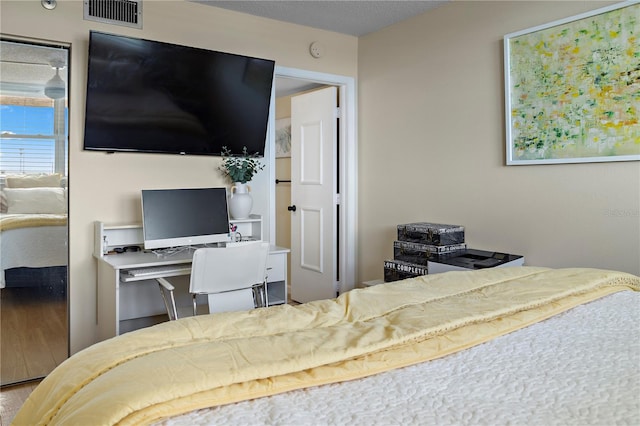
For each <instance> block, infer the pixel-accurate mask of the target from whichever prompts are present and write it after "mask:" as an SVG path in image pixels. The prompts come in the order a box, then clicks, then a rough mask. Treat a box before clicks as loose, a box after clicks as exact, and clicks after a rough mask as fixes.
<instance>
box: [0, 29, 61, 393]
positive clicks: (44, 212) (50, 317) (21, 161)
mask: <svg viewBox="0 0 640 426" xmlns="http://www.w3.org/2000/svg"><path fill="white" fill-rule="evenodd" d="M0 42H1V43H2V44H1V46H0V191H1V192H0V246H1V247H0V267H1V271H0V273H1V275H0V280H1V281H0V326H1V330H0V340H1V341H0V352H1V353H0V380H1V383H0V384H1V385H2V386H5V385H9V384H14V383H20V382H24V381H28V380H32V379H38V378H41V377H44V376H46V375H47V374H48V373H49V372H51V370H53V368H55V367H56V366H57V365H58V364H60V363H61V362H62V361H64V360H65V359H66V358H67V357H68V353H69V344H68V340H69V339H68V330H69V327H68V314H67V312H68V309H67V307H68V302H67V300H68V299H67V294H68V291H67V284H68V280H67V276H68V275H67V274H68V272H67V263H68V226H67V223H68V220H67V219H68V214H67V211H68V201H67V200H68V197H67V187H68V178H67V177H68V161H67V158H68V155H67V153H68V136H67V135H68V132H67V128H68V116H69V111H68V103H67V98H68V96H67V94H68V90H67V89H68V87H69V86H68V68H69V67H68V63H69V47H68V46H61V45H55V44H45V43H33V42H28V41H24V40H19V39H12V38H6V37H2V39H1V40H0Z"/></svg>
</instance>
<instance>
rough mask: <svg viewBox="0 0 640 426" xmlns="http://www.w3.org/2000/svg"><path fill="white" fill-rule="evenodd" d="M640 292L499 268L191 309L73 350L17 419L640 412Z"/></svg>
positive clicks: (624, 415)
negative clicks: (292, 301) (318, 297)
mask: <svg viewBox="0 0 640 426" xmlns="http://www.w3.org/2000/svg"><path fill="white" fill-rule="evenodd" d="M629 290H632V291H629ZM638 291H640V277H637V276H634V275H630V274H626V273H622V272H615V271H606V270H598V269H584V268H570V269H549V268H540V267H514V268H494V269H485V270H479V271H468V272H447V273H443V274H434V275H428V276H424V277H418V278H412V279H407V280H403V281H398V282H394V283H388V284H382V285H378V286H374V287H370V288H366V289H357V290H353V291H350V292H347V293H344V294H343V295H341V296H340V297H338V298H336V299H332V300H323V301H316V302H311V303H306V304H302V305H297V306H290V305H281V306H276V307H270V308H262V309H256V310H252V311H248V312H234V313H225V314H214V315H202V316H198V317H194V318H184V319H181V320H178V321H173V322H168V323H163V324H159V325H157V326H154V327H149V328H146V329H142V330H138V331H135V332H132V333H127V334H124V335H121V336H118V337H116V338H113V339H110V340H107V341H104V342H100V343H98V344H96V345H93V346H91V347H89V348H87V349H85V350H83V351H81V352H79V353H77V354H75V355H74V356H72V357H71V358H69V359H68V360H67V361H65V362H64V363H63V364H61V365H60V366H59V367H58V368H56V369H55V370H54V371H53V372H52V373H51V374H50V375H49V376H47V378H45V379H44V380H43V381H42V382H41V384H40V385H39V386H38V387H37V388H36V389H35V390H34V392H33V393H32V394H31V395H30V396H29V398H28V399H27V401H26V402H25V404H24V405H23V407H22V408H21V410H20V412H19V413H18V415H17V416H16V418H15V419H14V422H15V424H18V425H20V424H29V425H33V424H93V425H97V424H123V425H124V424H154V423H157V424H165V425H179V424H225V423H226V424H230V423H233V424H408V423H409V424H411V423H414V424H415V423H426V424H473V425H476V424H580V425H582V424H603V423H606V424H637V423H638V422H639V421H640V402H639V401H640V399H639V398H638V395H639V394H640V371H639V369H640V347H639V345H640V343H639V342H640V332H639V327H638V324H639V321H640V313H639V312H640V309H639V308H640V297H639V293H637V292H638Z"/></svg>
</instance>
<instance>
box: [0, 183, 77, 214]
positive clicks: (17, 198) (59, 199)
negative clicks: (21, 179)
mask: <svg viewBox="0 0 640 426" xmlns="http://www.w3.org/2000/svg"><path fill="white" fill-rule="evenodd" d="M4 193H5V196H6V198H7V213H9V214H15V213H51V214H63V213H66V212H67V197H66V190H65V189H64V188H6V189H5V190H4Z"/></svg>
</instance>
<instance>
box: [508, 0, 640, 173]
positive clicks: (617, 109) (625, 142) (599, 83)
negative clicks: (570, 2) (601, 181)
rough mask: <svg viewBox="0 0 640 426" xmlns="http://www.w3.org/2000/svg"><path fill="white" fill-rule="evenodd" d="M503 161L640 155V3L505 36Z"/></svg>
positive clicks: (616, 158)
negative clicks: (504, 153)
mask: <svg viewBox="0 0 640 426" xmlns="http://www.w3.org/2000/svg"><path fill="white" fill-rule="evenodd" d="M504 53H505V54H504V60H505V103H506V105H505V112H506V136H507V137H506V139H507V156H506V157H507V164H508V165H524V164H553V163H582V162H604V161H633V160H640V3H639V2H638V1H637V0H634V1H626V2H623V3H618V4H615V5H612V6H609V7H606V8H602V9H597V10H594V11H592V12H588V13H584V14H581V15H578V16H574V17H571V18H566V19H563V20H560V21H555V22H552V23H549V24H546V25H541V26H538V27H535V28H530V29H527V30H523V31H519V32H515V33H512V34H507V35H506V36H505V37H504Z"/></svg>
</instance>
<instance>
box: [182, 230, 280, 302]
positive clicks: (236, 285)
mask: <svg viewBox="0 0 640 426" xmlns="http://www.w3.org/2000/svg"><path fill="white" fill-rule="evenodd" d="M268 255H269V243H266V242H262V241H251V242H242V243H233V244H228V245H227V247H219V248H201V249H197V250H196V251H195V252H194V254H193V263H192V265H191V282H190V286H189V292H191V293H197V294H205V293H206V294H211V293H222V292H228V291H233V290H241V289H246V288H251V287H252V286H253V285H255V284H261V283H263V282H264V280H265V277H266V269H267V256H268Z"/></svg>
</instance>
